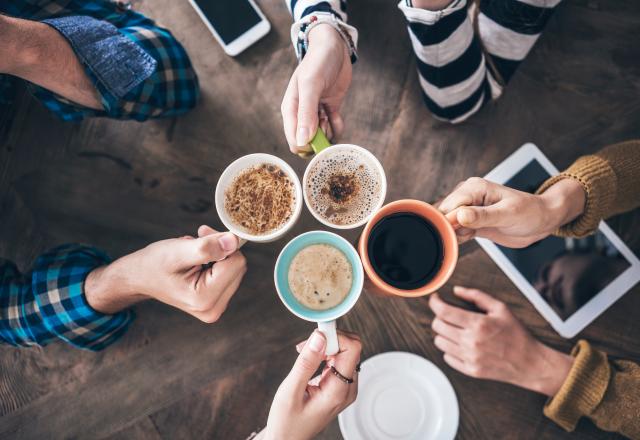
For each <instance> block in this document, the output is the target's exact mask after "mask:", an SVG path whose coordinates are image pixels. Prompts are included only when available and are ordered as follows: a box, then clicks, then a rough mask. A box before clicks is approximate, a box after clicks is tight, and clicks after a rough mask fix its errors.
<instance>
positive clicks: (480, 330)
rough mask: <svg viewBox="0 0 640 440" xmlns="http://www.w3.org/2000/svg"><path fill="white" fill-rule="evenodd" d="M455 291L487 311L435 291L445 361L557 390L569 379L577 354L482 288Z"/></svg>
mask: <svg viewBox="0 0 640 440" xmlns="http://www.w3.org/2000/svg"><path fill="white" fill-rule="evenodd" d="M453 293H454V294H455V295H456V296H458V297H460V298H462V299H463V300H465V301H469V302H472V303H474V304H475V305H476V306H477V307H478V308H480V309H481V310H482V311H483V312H484V313H475V312H470V311H467V310H464V309H461V308H458V307H454V306H452V305H450V304H447V303H445V302H444V301H442V299H440V297H439V296H438V294H435V293H434V294H433V295H431V298H429V306H430V307H431V310H433V313H434V314H435V318H434V319H433V321H432V323H431V327H432V328H433V331H434V332H436V333H437V336H436V337H435V339H434V344H435V346H436V347H437V348H438V349H440V350H441V351H443V352H444V361H445V362H446V363H447V364H449V365H450V366H451V367H452V368H454V369H456V370H458V371H460V372H461V373H464V374H466V375H468V376H471V377H476V378H480V379H493V380H497V381H500V382H507V383H511V384H513V385H517V386H520V387H523V388H526V389H529V390H532V391H536V392H539V393H542V394H546V395H547V396H554V395H555V394H556V393H557V392H558V390H559V389H560V386H561V385H562V383H563V382H564V381H565V379H566V377H567V375H568V374H569V370H570V369H571V366H572V364H573V358H572V357H571V356H569V355H566V354H563V353H561V352H559V351H556V350H553V349H552V348H550V347H547V346H546V345H544V344H542V343H541V342H539V341H537V340H536V339H535V338H534V337H533V336H531V334H530V333H529V332H528V331H527V330H526V329H525V328H524V327H523V326H522V324H520V322H519V321H518V320H517V319H516V318H515V317H514V316H513V315H512V314H511V312H510V311H509V309H508V308H507V306H506V304H504V303H503V302H501V301H498V300H496V299H494V298H492V297H491V296H489V295H487V294H486V293H484V292H481V291H480V290H476V289H467V288H464V287H457V286H456V287H454V289H453Z"/></svg>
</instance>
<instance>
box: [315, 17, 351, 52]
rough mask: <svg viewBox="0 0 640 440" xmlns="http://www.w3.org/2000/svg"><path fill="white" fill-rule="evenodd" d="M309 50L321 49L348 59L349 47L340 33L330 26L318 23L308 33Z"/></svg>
mask: <svg viewBox="0 0 640 440" xmlns="http://www.w3.org/2000/svg"><path fill="white" fill-rule="evenodd" d="M308 38H309V49H310V50H311V48H312V47H322V48H325V49H327V50H330V51H336V52H340V53H342V54H343V55H344V56H346V57H349V47H348V46H347V42H346V41H344V39H343V38H342V36H341V35H340V33H339V32H338V31H337V30H336V29H335V28H334V27H333V26H331V25H330V24H327V23H320V24H319V25H317V26H315V27H314V28H313V29H311V30H310V31H309V36H308Z"/></svg>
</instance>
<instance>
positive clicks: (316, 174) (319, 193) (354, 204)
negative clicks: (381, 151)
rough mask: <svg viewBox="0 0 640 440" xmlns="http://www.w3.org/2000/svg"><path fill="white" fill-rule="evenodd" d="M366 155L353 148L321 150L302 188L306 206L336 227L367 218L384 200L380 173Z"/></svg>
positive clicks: (370, 158) (356, 222)
mask: <svg viewBox="0 0 640 440" xmlns="http://www.w3.org/2000/svg"><path fill="white" fill-rule="evenodd" d="M369 156H370V154H365V153H364V152H362V151H359V150H357V149H346V150H345V149H339V148H335V147H330V148H328V149H327V150H325V151H323V152H322V154H321V155H320V156H319V157H317V161H316V162H315V163H312V164H311V165H310V168H309V169H308V170H307V175H306V182H305V187H304V191H305V196H306V199H307V204H308V206H309V209H310V210H312V211H313V212H314V213H315V214H316V215H317V216H319V217H320V218H321V219H323V220H324V221H326V222H328V223H331V224H332V225H337V226H349V225H356V224H358V223H361V222H363V221H365V220H366V219H367V218H369V217H370V216H371V215H372V214H373V211H374V210H375V209H377V208H378V207H379V206H380V205H381V204H382V199H384V189H383V183H382V182H383V179H384V176H382V175H381V173H380V171H379V170H378V167H376V165H375V164H374V162H373V161H374V160H375V158H373V159H372V157H369Z"/></svg>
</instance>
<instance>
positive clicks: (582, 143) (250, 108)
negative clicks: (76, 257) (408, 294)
mask: <svg viewBox="0 0 640 440" xmlns="http://www.w3.org/2000/svg"><path fill="white" fill-rule="evenodd" d="M258 3H259V4H260V6H261V7H262V9H263V11H264V12H265V14H266V15H267V17H268V19H269V21H270V22H271V24H272V31H271V32H270V33H269V35H268V36H267V37H266V38H264V39H263V40H262V41H260V42H259V43H258V44H256V45H255V46H254V47H252V48H250V49H249V50H248V51H246V52H245V53H243V54H242V55H241V56H239V57H237V58H235V59H234V58H230V57H227V56H226V55H225V54H224V53H223V51H222V50H221V48H220V47H219V46H218V45H217V44H216V42H215V41H214V39H213V38H212V36H211V35H210V34H209V32H208V31H207V29H206V28H205V26H204V25H203V24H202V22H201V21H200V20H199V19H198V16H197V15H196V13H195V12H194V11H193V10H192V9H191V7H190V6H189V4H188V2H186V1H173V0H154V1H151V0H142V1H138V2H136V7H137V8H139V9H141V10H142V11H143V12H145V13H148V14H149V15H150V16H152V17H154V18H157V19H158V20H159V21H160V22H161V23H162V24H164V25H166V26H168V27H169V28H171V30H172V31H173V32H174V34H175V35H177V37H178V38H179V39H180V40H181V41H182V42H183V43H184V45H185V46H186V48H187V50H188V51H189V53H190V55H191V58H192V60H193V61H194V63H195V66H196V70H197V71H198V74H199V78H200V83H201V86H202V100H201V102H200V104H199V105H198V107H197V109H195V110H194V111H192V112H191V113H189V114H188V115H186V116H184V117H180V118H177V119H169V120H160V121H151V122H147V123H145V124H139V123H136V122H119V121H111V120H103V119H95V120H88V121H85V122H83V123H81V124H73V123H64V122H61V121H59V120H57V119H56V118H55V117H54V116H53V115H51V114H50V113H48V112H47V111H46V110H45V109H44V108H43V107H42V106H41V105H40V104H38V103H37V102H36V101H35V100H34V99H33V98H31V97H30V96H29V95H28V94H27V93H26V92H25V90H24V89H23V88H20V89H19V90H17V94H18V99H17V100H16V101H15V102H14V103H13V104H12V105H11V106H5V107H4V108H0V255H2V256H3V257H7V258H11V259H13V260H15V261H17V262H18V264H19V265H20V267H21V268H23V269H25V270H26V269H28V267H29V266H30V264H31V262H32V261H33V259H34V257H35V256H36V255H37V254H38V253H39V252H42V251H43V250H44V249H46V248H48V247H50V246H53V245H56V244H60V243H63V242H69V241H80V242H86V243H92V244H95V245H97V246H99V247H102V248H104V249H106V250H107V251H108V252H109V253H110V254H111V255H112V256H114V257H117V256H120V255H123V254H125V253H128V252H130V251H133V250H135V249H137V248H140V247H142V246H144V245H145V244H147V243H149V242H152V241H155V240H158V239H162V238H166V237H172V236H180V235H184V234H194V233H195V231H196V228H197V227H198V226H199V225H200V224H203V223H206V224H210V225H212V226H214V227H220V222H219V220H218V218H217V216H216V214H215V207H214V206H213V204H212V198H213V197H212V196H213V188H214V186H215V182H216V180H217V178H218V176H219V175H220V173H221V171H222V170H223V169H224V168H225V167H226V165H228V164H229V163H230V162H231V161H232V160H234V159H235V158H237V157H239V156H241V155H244V154H248V153H252V152H258V151H262V152H268V153H272V154H276V155H278V156H280V157H282V158H284V159H286V160H287V161H288V162H289V163H290V164H291V165H292V166H293V167H294V168H295V169H296V171H297V172H298V173H299V174H300V175H302V173H303V171H304V167H305V163H306V162H305V161H304V160H302V159H299V158H297V157H295V156H293V155H291V154H290V153H289V152H288V148H287V147H286V142H285V138H284V134H283V130H282V121H281V117H280V111H279V108H280V102H281V97H282V95H283V92H284V90H285V87H286V84H287V82H288V80H289V77H290V75H291V73H292V71H293V69H294V68H295V65H296V61H295V57H294V54H293V50H292V48H291V45H290V41H289V26H290V23H291V18H290V16H289V13H288V11H287V9H286V6H285V3H284V1H283V0H262V1H258ZM396 3H397V2H396V1H393V0H385V1H383V0H351V1H350V2H349V9H350V14H351V22H352V23H353V24H354V25H355V26H356V27H358V29H359V30H360V60H359V61H358V63H357V65H356V67H355V69H354V79H353V85H352V87H351V90H350V92H349V95H348V98H347V100H346V102H345V105H344V115H345V120H346V124H347V129H346V132H345V133H344V135H343V136H342V139H341V140H342V141H345V142H350V143H355V144H358V145H362V146H365V147H367V148H369V149H370V150H371V151H372V152H373V153H374V154H376V155H377V157H378V158H379V159H380V160H381V162H382V163H383V165H384V167H385V169H386V172H387V176H388V180H389V192H388V197H387V200H388V201H391V200H394V199H398V198H405V197H412V198H419V199H423V200H426V201H434V200H437V199H438V198H440V197H442V196H444V195H446V194H447V192H448V191H450V190H451V189H452V188H453V187H454V186H455V184H456V183H457V182H458V181H460V180H463V179H465V178H466V177H469V176H473V175H483V174H484V173H486V172H487V171H489V170H490V169H491V168H492V167H493V166H495V165H496V164H497V163H499V162H500V161H501V160H502V159H504V158H505V157H506V156H507V155H509V154H510V153H511V152H512V151H514V150H515V149H516V148H517V147H519V146H520V145H522V144H523V143H525V142H528V141H531V142H534V143H536V144H537V145H538V146H539V147H540V148H541V149H542V150H543V151H544V152H545V153H546V154H547V155H548V156H549V157H550V159H551V160H552V161H553V162H554V163H555V164H556V165H557V166H558V167H560V168H562V167H565V166H567V165H569V164H570V163H571V162H572V160H573V159H575V158H576V157H577V156H579V155H581V154H585V153H589V152H593V151H595V150H597V149H598V148H600V147H602V146H604V145H606V144H608V143H611V142H616V141H621V140H625V139H630V138H638V137H640V124H639V123H638V121H639V115H640V99H639V98H638V97H639V96H640V45H639V44H638V29H640V3H638V2H636V1H617V2H605V1H602V0H572V1H566V2H564V3H563V4H562V5H561V6H560V7H559V9H558V11H557V13H556V14H555V15H554V17H553V18H552V19H551V21H550V22H549V25H548V28H547V31H546V33H545V34H544V36H543V37H542V38H541V40H540V41H539V42H538V44H537V45H536V47H535V48H534V50H533V51H532V53H531V54H530V56H529V57H528V58H527V60H526V61H525V62H524V63H523V65H522V66H521V68H520V70H519V71H518V72H517V74H516V75H515V77H514V78H513V80H512V82H511V84H510V85H509V87H508V88H507V89H506V92H505V94H504V96H503V97H502V98H501V99H500V100H499V101H498V102H497V103H494V104H490V105H489V106H487V107H486V108H485V109H484V110H483V111H482V112H481V113H480V114H478V115H477V116H475V117H473V118H472V119H471V120H470V121H468V122H467V123H464V124H461V125H459V126H449V125H445V124H442V123H438V122H436V121H435V120H434V119H433V118H431V117H430V116H429V114H428V112H427V111H426V109H425V108H424V106H423V104H422V101H421V98H420V94H419V90H420V89H419V85H418V81H417V75H416V72H415V63H414V60H413V55H412V52H411V49H410V43H409V40H408V38H407V35H406V30H405V25H404V21H403V18H402V16H401V13H400V12H399V11H398V10H397V8H396ZM611 224H612V225H613V227H614V229H615V230H616V231H617V232H619V233H620V234H621V235H622V236H623V237H624V238H625V240H627V242H628V243H630V245H631V247H632V248H633V249H634V251H635V252H636V253H639V252H640V236H639V235H640V234H638V230H640V213H639V212H637V211H636V212H632V213H628V214H625V215H623V216H620V217H618V218H615V219H613V220H612V222H611ZM311 229H323V228H322V226H321V225H320V224H319V223H318V222H316V221H315V220H314V219H313V217H312V216H311V215H310V214H309V213H308V212H304V213H303V215H302V217H301V219H300V221H299V223H298V224H297V225H296V227H295V228H294V230H293V231H291V232H290V233H289V235H288V236H287V237H285V238H284V239H283V240H281V241H279V242H276V243H272V244H266V245H247V246H246V247H245V248H243V252H245V254H246V256H247V258H248V264H249V272H248V274H247V276H246V278H245V280H244V282H243V284H242V286H241V288H240V290H239V291H238V293H237V294H236V295H235V297H234V298H233V300H232V301H231V304H230V306H229V308H228V309H227V311H226V313H225V314H224V316H223V318H222V319H221V320H220V321H219V322H218V323H216V324H213V325H207V324H203V323H200V322H198V321H196V320H195V319H192V318H190V317H189V316H187V315H185V314H183V313H181V312H179V311H177V310H174V309H172V308H169V307H167V306H164V305H162V304H159V303H152V302H149V303H145V304H142V305H140V306H138V307H136V311H137V315H138V317H137V320H136V322H135V324H134V325H133V326H132V328H131V330H130V331H129V332H128V333H127V334H126V335H125V337H124V338H123V339H122V340H121V341H119V342H118V343H116V344H115V345H113V346H112V347H110V348H109V349H107V350H105V351H103V352H100V353H89V352H85V351H80V350H77V349H74V348H72V347H69V346H67V345H64V344H62V343H55V344H52V345H50V346H47V347H45V348H31V349H15V348H12V347H8V346H0V439H63V438H64V439H66V438H88V439H94V438H112V439H182V438H185V439H189V438H194V439H199V438H215V439H244V438H246V436H247V435H249V434H250V433H251V431H253V430H255V429H258V428H260V427H262V426H263V425H264V424H265V422H266V418H267V414H268V409H269V406H270V403H271V399H272V396H273V394H274V393H275V390H276V388H277V387H278V385H279V384H280V382H281V381H282V379H283V377H284V376H285V375H286V373H287V372H288V371H289V368H290V366H291V365H292V363H293V361H294V359H295V356H296V352H295V349H294V345H295V343H297V342H298V341H300V340H302V339H304V338H306V337H307V336H308V334H309V333H310V332H311V330H312V328H313V326H312V325H311V324H310V323H307V322H304V321H301V320H299V319H297V318H295V317H294V316H293V315H291V314H289V313H288V312H287V311H286V309H285V308H284V306H282V304H281V303H280V301H279V300H278V298H277V296H276V293H275V288H274V286H273V281H272V279H273V278H272V271H273V265H274V262H275V258H276V256H277V254H278V252H279V250H280V249H281V247H282V246H283V244H284V243H285V242H286V241H288V240H289V239H291V238H292V237H293V236H295V235H297V234H299V233H301V232H304V231H307V230H311ZM358 233H359V231H350V232H348V233H344V234H343V235H344V236H345V237H346V238H348V239H349V240H354V239H355V238H356V236H357V235H358ZM454 284H462V285H469V286H475V287H479V288H482V289H485V290H487V291H488V292H490V293H492V294H494V295H495V296H496V297H498V298H500V299H501V300H503V301H506V302H507V303H508V304H509V305H510V307H511V308H512V310H513V311H514V313H515V314H516V316H517V317H518V318H519V319H521V320H522V321H523V322H524V323H525V324H526V325H527V326H528V327H529V328H530V329H531V331H532V332H533V333H534V334H535V335H536V336H537V337H538V338H541V339H542V340H543V341H544V342H546V343H549V344H551V345H552V346H554V347H557V348H561V349H563V350H569V349H570V347H571V346H572V345H573V344H574V343H575V340H570V341H569V340H564V339H562V338H561V337H559V336H558V335H557V334H556V333H555V332H554V331H553V330H552V329H551V328H550V327H549V325H548V324H547V323H546V321H545V320H544V319H543V318H542V317H541V316H540V315H539V314H538V313H536V312H535V310H534V308H533V306H532V305H531V304H530V303H529V302H528V301H527V300H526V299H525V298H524V297H523V296H522V295H521V294H520V293H518V291H517V289H516V288H515V287H514V285H513V284H512V283H511V282H510V281H509V280H508V279H507V277H506V276H505V275H504V274H503V273H502V272H501V271H500V270H499V269H498V268H497V266H496V265H495V264H494V263H493V262H492V261H491V259H490V258H489V257H488V256H487V255H486V254H485V253H484V252H483V251H482V250H481V249H480V248H479V247H478V246H477V245H476V244H475V243H470V244H467V245H464V246H463V247H462V249H461V258H460V262H459V264H458V267H457V269H456V272H455V274H454V276H453V278H452V279H451V281H450V282H449V283H448V284H447V286H446V287H445V288H444V289H443V292H442V293H443V295H444V296H445V298H448V299H451V293H450V291H451V286H452V285H454ZM639 293H640V287H638V286H636V288H634V289H633V290H632V291H631V292H630V293H628V294H627V295H625V296H624V297H623V298H622V299H621V300H620V301H618V302H617V303H616V304H615V305H614V306H613V307H611V308H610V309H609V310H607V312H606V313H604V314H603V315H602V316H601V317H600V318H598V319H597V320H596V321H595V322H594V323H593V324H591V325H590V326H589V327H588V328H587V329H586V330H585V331H583V332H582V333H581V334H580V335H578V338H586V339H588V340H590V341H592V342H593V343H594V344H595V346H596V347H598V348H600V349H603V350H606V351H607V352H609V353H611V354H612V355H614V356H620V357H625V358H629V359H633V360H635V361H640V338H639V337H638V336H639V335H640V319H638V317H639V316H640V295H639ZM432 317H433V315H432V313H431V312H430V310H429V308H428V306H427V301H426V299H415V300H393V299H383V298H378V297H373V296H371V295H367V294H364V295H363V296H362V297H361V300H360V301H359V303H358V304H357V305H356V307H355V308H354V310H353V311H352V312H351V313H350V314H349V315H348V316H347V317H345V318H344V319H342V320H341V322H340V324H339V325H340V327H342V328H344V329H347V330H351V331H355V332H357V333H359V334H360V335H361V336H362V338H363V340H364V352H363V356H364V358H368V357H370V356H372V355H374V354H377V353H381V352H385V351H390V350H405V351H410V352H413V353H417V354H419V355H422V356H424V357H426V358H427V359H429V360H431V361H432V362H434V363H435V364H436V365H438V366H439V367H440V368H441V369H442V370H443V371H444V372H445V374H446V375H447V376H448V377H449V379H450V380H451V382H452V383H453V386H454V388H455V390H456V393H457V395H458V399H459V402H460V411H461V417H460V428H459V431H458V437H459V438H460V439H495V438H501V439H502V438H507V439H551V438H553V439H557V438H580V439H600V438H617V436H615V435H612V434H607V433H603V432H601V431H599V430H598V429H597V428H595V427H594V426H593V425H592V424H591V423H589V422H587V421H583V422H581V423H580V424H579V425H578V429H577V430H576V432H575V433H573V434H568V433H565V432H564V431H563V430H562V429H560V428H559V427H558V426H556V425H555V424H554V423H553V422H551V421H550V420H548V419H546V418H545V417H544V416H543V414H542V406H543V405H544V402H545V398H544V397H543V396H541V395H537V394H534V393H531V392H527V391H524V390H521V389H518V388H515V387H513V386H509V385H504V384H500V383H496V382H492V381H484V380H474V379H471V378H468V377H465V376H463V375H462V374H460V373H457V372H456V371H454V370H452V369H451V368H449V367H448V366H447V365H446V364H445V363H444V362H443V361H442V357H441V354H440V353H439V352H438V350H437V349H436V348H435V347H434V345H433V333H432V331H431V329H430V322H431V319H432ZM576 339H577V338H576ZM320 438H322V439H340V438H341V436H340V431H339V428H338V425H337V422H336V423H333V424H332V425H330V426H329V427H328V428H327V429H326V430H325V431H324V432H323V433H322V434H321V435H320Z"/></svg>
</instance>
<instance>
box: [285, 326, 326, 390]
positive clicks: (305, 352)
mask: <svg viewBox="0 0 640 440" xmlns="http://www.w3.org/2000/svg"><path fill="white" fill-rule="evenodd" d="M326 345H327V341H326V339H325V338H324V335H323V334H322V333H321V332H319V331H317V330H314V332H313V333H312V334H311V336H310V337H309V340H308V341H307V343H306V344H305V346H304V348H303V349H302V352H300V354H299V355H298V358H297V359H296V362H295V363H294V364H293V368H292V369H291V372H290V373H289V375H288V376H287V378H286V379H285V382H286V383H287V386H289V387H291V391H292V392H293V393H294V395H295V396H300V398H302V396H303V395H304V392H305V390H306V388H307V384H308V383H309V381H310V380H311V378H312V377H313V375H314V374H315V372H316V370H317V369H318V367H320V364H321V363H322V361H323V360H324V358H325V356H324V349H325V346H326Z"/></svg>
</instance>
